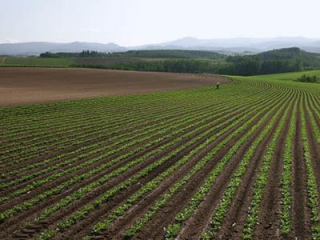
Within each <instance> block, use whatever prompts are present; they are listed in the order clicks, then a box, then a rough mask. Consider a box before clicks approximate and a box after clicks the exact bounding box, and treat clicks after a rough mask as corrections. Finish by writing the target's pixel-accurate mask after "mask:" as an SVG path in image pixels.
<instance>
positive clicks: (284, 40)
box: [0, 37, 320, 56]
mask: <svg viewBox="0 0 320 240" xmlns="http://www.w3.org/2000/svg"><path fill="white" fill-rule="evenodd" d="M290 47H298V48H300V49H302V50H305V51H308V52H314V53H320V39H311V38H302V37H281V38H228V39H197V38H193V37H186V38H181V39H177V40H175V41H170V42H164V43H159V44H149V45H143V46H136V47H122V46H119V45H117V44H114V43H108V44H103V43H88V42H73V43H50V42H29V43H11V44H8V43H5V44H0V55H26V56H28V55H39V54H40V53H44V52H52V53H56V52H81V51H83V50H90V51H98V52H124V51H127V50H159V49H161V50H169V49H177V50H179V49H180V50H201V51H215V52H219V53H223V54H248V53H259V52H264V51H269V50H273V49H280V48H290Z"/></svg>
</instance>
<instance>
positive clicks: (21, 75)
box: [0, 68, 229, 106]
mask: <svg viewBox="0 0 320 240" xmlns="http://www.w3.org/2000/svg"><path fill="white" fill-rule="evenodd" d="M227 81H229V80H228V79H226V78H222V77H219V76H214V75H208V74H207V75H206V74H200V75H196V74H181V73H177V74H176V73H155V72H134V71H117V70H99V69H69V68H67V69H64V68H61V69H57V68H0V106H9V105H19V104H31V103H44V102H52V101H58V100H70V99H81V98H94V97H102V96H117V95H129V94H140V93H149V92H163V91H171V90H180V89H187V88H194V87H203V86H214V85H215V83H216V82H220V83H223V82H227Z"/></svg>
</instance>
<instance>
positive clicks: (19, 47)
mask: <svg viewBox="0 0 320 240" xmlns="http://www.w3.org/2000/svg"><path fill="white" fill-rule="evenodd" d="M83 50H90V51H98V52H122V51H126V50H127V49H126V48H124V47H121V46H119V45H116V44H114V43H108V44H102V43H87V42H73V43H50V42H28V43H5V44H0V55H20V56H30V55H39V54H41V53H44V52H53V53H56V52H81V51H83Z"/></svg>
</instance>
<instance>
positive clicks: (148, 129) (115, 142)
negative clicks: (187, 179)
mask: <svg viewBox="0 0 320 240" xmlns="http://www.w3.org/2000/svg"><path fill="white" fill-rule="evenodd" d="M207 116H208V114H206V115H205V114H204V115H199V114H194V115H190V116H189V117H190V119H192V117H197V118H195V119H194V120H193V121H197V119H203V118H204V117H207ZM176 120H180V122H181V123H184V124H189V123H190V121H188V119H186V120H187V122H186V121H182V120H181V118H180V117H179V118H173V119H170V121H168V122H161V124H160V125H159V126H157V127H154V126H147V127H146V128H143V129H141V128H139V129H136V130H134V131H133V132H126V133H124V134H121V135H116V136H115V137H113V138H111V139H109V140H110V141H111V142H113V144H111V145H107V146H104V147H102V148H100V149H95V148H96V147H97V146H100V145H105V143H104V142H99V143H96V144H93V145H89V146H85V147H82V148H80V149H77V150H75V151H73V152H66V153H63V154H60V155H58V156H55V157H53V158H51V159H46V160H44V161H42V162H38V163H34V164H30V165H28V166H26V167H24V168H21V169H17V170H13V171H10V172H7V173H3V174H2V178H5V177H7V176H9V175H16V174H18V173H20V172H22V171H26V170H30V169H34V168H37V167H40V166H43V165H48V164H49V163H50V162H52V161H55V160H60V159H62V158H65V157H68V156H69V157H70V156H72V155H76V156H77V157H76V158H73V159H68V160H67V161H64V162H61V163H60V164H58V165H56V166H53V167H52V168H50V169H48V170H44V171H38V172H33V173H32V174H30V175H24V176H22V178H21V179H20V180H19V179H15V180H14V181H11V182H5V183H2V184H1V185H0V189H1V188H5V187H9V186H12V185H14V184H17V183H18V182H22V181H26V180H29V179H31V178H33V177H35V176H39V175H42V174H44V173H45V172H47V171H50V172H52V170H55V169H58V168H59V169H60V168H61V167H62V166H65V165H69V164H70V163H72V162H74V161H77V162H78V161H79V160H80V159H81V158H85V157H89V156H92V155H93V154H97V153H101V152H103V151H106V150H107V149H113V148H114V147H116V146H117V145H120V144H122V145H124V144H128V143H126V142H129V141H132V140H133V139H136V138H138V137H140V136H142V135H145V134H146V133H147V134H148V135H150V134H151V133H152V132H157V131H159V130H163V129H164V128H163V126H167V125H171V124H172V123H174V122H175V121H176ZM177 126H178V125H177ZM180 127H181V126H180ZM133 133H139V134H137V135H134V136H132V134H133ZM159 133H163V131H161V132H159ZM126 135H129V136H130V137H129V138H127V139H126V138H125V136H126ZM158 135H159V134H158ZM149 137H150V139H152V138H151V137H155V136H154V135H152V136H149ZM119 139H120V141H119ZM131 145H132V144H131ZM125 147H129V146H125ZM92 148H93V149H94V150H92V151H91V152H88V150H90V149H92ZM122 149H123V147H122V148H118V149H117V150H122ZM117 150H113V151H114V152H117ZM81 153H84V154H83V155H81ZM79 154H80V155H79ZM60 161H61V160H60Z"/></svg>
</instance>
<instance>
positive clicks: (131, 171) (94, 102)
mask: <svg viewBox="0 0 320 240" xmlns="http://www.w3.org/2000/svg"><path fill="white" fill-rule="evenodd" d="M319 73H320V71H316V72H312V74H315V75H319ZM301 74H303V73H295V74H291V73H290V74H278V75H268V76H267V75H265V76H254V77H232V79H233V81H232V82H230V83H224V84H221V85H220V89H219V90H217V89H215V87H214V86H212V87H201V88H195V89H188V90H180V91H171V92H166V93H151V94H143V95H132V96H118V97H106V98H96V99H91V100H73V101H65V102H60V103H49V104H36V105H29V106H17V107H2V108H0V131H1V133H2V134H1V136H0V142H1V146H0V153H1V154H0V171H1V176H0V238H1V239H10V238H14V237H16V238H20V239H128V238H131V239H175V238H177V239H198V238H199V237H202V238H204V239H216V238H218V237H219V238H221V239H261V238H264V239H295V238H297V239H312V238H313V239H320V211H319V203H320V163H319V159H320V84H312V83H300V82H296V81H294V80H295V79H296V78H297V77H300V76H301Z"/></svg>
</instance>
